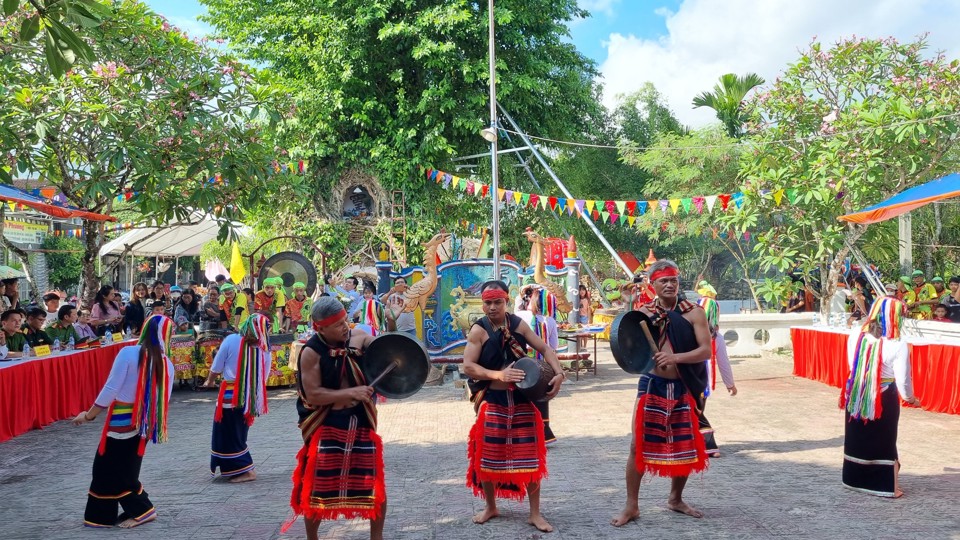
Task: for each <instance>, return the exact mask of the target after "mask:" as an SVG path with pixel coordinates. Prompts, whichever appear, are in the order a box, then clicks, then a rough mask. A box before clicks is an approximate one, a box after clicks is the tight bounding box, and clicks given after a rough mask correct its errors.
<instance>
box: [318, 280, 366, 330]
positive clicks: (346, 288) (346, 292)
mask: <svg viewBox="0 0 960 540" xmlns="http://www.w3.org/2000/svg"><path fill="white" fill-rule="evenodd" d="M359 285H360V280H359V279H357V278H355V277H353V276H349V277H347V279H345V280H343V287H339V286H337V285H334V284H332V283H330V282H329V281H328V282H327V284H326V289H327V293H328V294H330V295H331V296H346V297H347V298H349V299H350V309H349V310H347V320H348V321H352V320H353V317H354V315H356V314H357V310H359V309H360V305H361V304H363V295H362V294H360V291H358V290H357V287H358V286H359Z"/></svg>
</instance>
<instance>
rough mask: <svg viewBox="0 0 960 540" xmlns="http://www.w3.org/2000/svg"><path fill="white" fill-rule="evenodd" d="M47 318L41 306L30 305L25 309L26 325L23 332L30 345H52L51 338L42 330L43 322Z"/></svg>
mask: <svg viewBox="0 0 960 540" xmlns="http://www.w3.org/2000/svg"><path fill="white" fill-rule="evenodd" d="M46 319H47V312H46V311H45V310H44V309H43V308H38V307H32V308H29V309H28V310H27V326H26V329H25V331H24V334H25V336H26V338H27V343H29V344H30V347H38V346H40V345H51V346H52V345H53V340H52V339H50V336H48V335H47V333H46V332H44V331H43V323H44V321H46Z"/></svg>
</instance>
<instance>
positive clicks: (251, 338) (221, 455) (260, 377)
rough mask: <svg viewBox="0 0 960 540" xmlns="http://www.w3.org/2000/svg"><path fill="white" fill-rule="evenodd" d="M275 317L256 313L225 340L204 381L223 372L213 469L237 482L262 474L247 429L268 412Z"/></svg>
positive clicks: (209, 382) (210, 382) (215, 421)
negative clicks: (268, 382) (255, 470)
mask: <svg viewBox="0 0 960 540" xmlns="http://www.w3.org/2000/svg"><path fill="white" fill-rule="evenodd" d="M269 334H270V320H269V319H268V318H267V317H266V316H264V315H262V314H260V313H254V314H253V315H251V316H250V317H247V320H246V321H244V322H243V324H241V325H240V333H238V334H230V335H229V336H227V337H226V338H224V340H223V343H221V344H220V350H218V351H217V355H216V356H215V357H214V359H213V365H212V366H211V367H210V375H209V376H208V377H207V381H206V383H204V386H206V387H208V388H209V387H212V386H214V381H215V380H216V378H217V377H218V376H220V375H222V376H223V380H222V381H221V382H220V394H219V395H218V397H217V409H216V412H214V414H213V437H212V444H211V449H210V474H211V476H215V475H216V474H217V468H218V467H219V468H220V476H222V477H224V478H229V479H230V482H231V483H234V484H236V483H240V482H250V481H252V480H256V479H257V473H256V472H254V465H253V456H251V455H250V449H249V448H248V447H247V434H248V432H249V430H250V426H252V425H253V422H254V420H255V418H256V417H257V416H260V415H263V414H266V413H267V370H268V369H269V366H270V342H269V337H268V335H269Z"/></svg>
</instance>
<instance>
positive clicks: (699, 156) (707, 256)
mask: <svg viewBox="0 0 960 540" xmlns="http://www.w3.org/2000/svg"><path fill="white" fill-rule="evenodd" d="M741 152H742V148H741V147H740V146H738V145H737V144H736V140H735V139H732V138H731V137H729V136H728V135H727V134H726V132H725V130H724V128H723V127H722V126H714V127H707V128H703V129H699V130H696V131H693V132H691V133H689V134H687V135H682V134H675V133H667V134H663V135H661V136H660V137H659V138H658V139H657V141H656V144H654V146H652V147H650V148H647V149H645V150H643V151H637V150H632V149H630V148H629V147H627V148H624V149H623V150H622V152H621V154H622V156H623V160H624V161H626V162H627V163H631V164H633V165H636V166H638V167H640V168H642V169H644V170H645V171H647V172H648V173H650V175H651V178H650V180H648V181H647V184H646V191H645V194H646V195H647V197H646V198H648V199H675V198H680V199H681V201H682V204H681V206H680V207H678V210H677V212H676V213H673V212H672V210H671V209H668V211H667V213H666V214H664V213H663V212H661V211H660V209H659V208H656V209H652V211H648V212H647V213H646V214H644V216H643V217H642V218H641V219H640V223H639V224H638V225H639V226H638V228H639V230H640V231H641V233H643V234H645V235H646V236H647V237H648V238H649V239H650V240H651V241H652V242H656V243H657V244H658V245H662V246H664V247H669V246H673V245H676V246H677V247H681V248H682V249H681V250H680V251H681V252H685V253H691V252H695V251H699V252H702V253H703V255H702V256H701V257H699V259H700V260H702V261H703V264H702V265H701V269H698V271H700V272H702V274H701V275H704V276H705V277H709V278H711V279H713V280H714V281H715V283H714V285H717V286H719V285H720V282H721V280H723V281H724V282H726V284H727V288H728V289H730V288H732V286H733V285H734V284H739V283H746V285H747V287H748V289H749V290H750V294H751V296H752V298H753V301H754V303H755V305H756V306H757V309H762V306H761V304H760V299H759V296H758V294H757V291H756V288H755V287H754V281H753V278H755V277H756V276H755V275H754V274H755V270H756V264H755V261H754V257H753V256H752V253H751V250H750V247H749V245H748V244H749V241H748V239H749V236H748V237H745V236H744V233H749V234H754V233H756V229H757V228H758V221H759V219H760V216H759V215H757V218H758V220H757V221H754V220H737V221H738V222H737V223H736V224H731V221H732V220H731V215H732V214H733V213H734V212H737V211H738V210H737V205H736V204H735V203H734V202H731V203H730V206H728V208H729V209H728V211H727V212H726V213H723V211H722V203H720V202H717V203H716V204H715V206H714V208H713V210H712V211H711V210H710V208H709V206H708V205H707V204H706V201H705V200H704V201H699V202H695V201H693V200H692V197H695V196H700V197H702V196H706V195H716V194H718V193H728V194H729V193H734V192H737V191H739V190H740V185H741V179H740V167H739V161H740V154H741ZM683 199H689V200H686V201H683ZM697 204H699V205H700V206H701V210H699V211H698V210H697ZM731 262H732V263H733V264H734V265H735V266H736V268H737V270H739V274H740V275H739V276H737V277H734V278H733V279H729V277H727V276H725V275H724V274H725V273H726V270H727V269H728V268H731ZM710 274H712V275H710ZM691 278H692V276H691ZM725 278H726V279H725ZM721 292H722V291H721Z"/></svg>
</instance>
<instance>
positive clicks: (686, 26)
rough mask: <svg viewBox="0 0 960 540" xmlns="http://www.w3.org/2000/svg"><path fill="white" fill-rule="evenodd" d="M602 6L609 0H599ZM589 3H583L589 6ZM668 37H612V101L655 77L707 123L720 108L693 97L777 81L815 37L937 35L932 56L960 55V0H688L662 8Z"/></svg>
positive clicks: (698, 121)
mask: <svg viewBox="0 0 960 540" xmlns="http://www.w3.org/2000/svg"><path fill="white" fill-rule="evenodd" d="M591 1H594V2H597V3H600V2H602V1H603V0H591ZM585 3H588V2H585V1H583V0H582V1H581V5H583V4H585ZM656 14H657V15H659V16H662V17H664V18H665V19H666V27H667V34H666V35H665V36H663V37H662V38H660V39H657V40H650V39H641V38H638V37H635V36H633V35H628V36H624V35H621V34H612V35H610V38H609V42H607V43H605V46H606V48H607V59H606V60H605V61H604V62H602V64H601V66H600V71H601V73H602V76H603V83H604V86H605V88H604V103H605V104H606V105H607V106H611V105H613V104H614V103H615V96H616V95H617V94H624V93H629V92H632V91H634V90H636V89H638V88H639V87H640V86H641V85H642V84H643V83H644V82H646V81H651V82H653V83H654V84H655V85H656V87H657V89H659V90H660V92H661V93H662V94H663V95H664V96H665V97H666V99H667V100H668V102H669V104H670V107H671V108H672V109H673V110H674V111H675V113H676V114H677V116H678V117H679V118H680V120H681V121H683V122H684V123H687V124H690V125H693V126H701V125H704V124H707V123H710V122H712V121H714V120H715V117H714V115H713V111H712V110H709V109H706V108H701V109H693V108H692V107H691V104H690V102H691V101H692V100H693V97H694V96H695V95H697V94H699V93H700V92H703V91H707V90H710V89H712V88H713V86H714V84H716V82H717V80H718V79H719V77H720V75H722V74H724V73H737V74H744V73H748V72H754V73H758V74H760V75H761V76H762V77H764V78H765V79H767V80H768V81H773V80H774V79H775V78H776V77H777V75H779V74H780V73H782V72H783V70H784V69H785V68H786V66H787V64H788V63H791V62H793V61H795V60H796V59H797V58H798V57H799V50H800V49H802V48H805V47H806V46H807V45H808V44H809V43H810V41H811V39H812V38H813V37H814V36H817V39H818V40H819V41H821V42H822V43H824V44H827V43H833V42H834V41H836V40H837V39H839V38H841V37H849V36H851V35H860V36H867V37H887V36H894V37H896V38H897V39H900V40H912V39H914V38H915V37H916V36H918V35H920V34H922V33H925V32H929V34H930V35H929V43H930V50H929V54H931V55H932V54H933V53H934V52H935V51H938V50H943V51H945V52H946V53H947V56H948V58H957V57H960V43H958V42H957V40H955V39H954V38H953V36H954V35H955V30H956V25H957V23H958V22H960V3H958V2H939V1H936V0H840V1H838V0H806V1H804V2H792V1H787V0H776V1H771V0H726V1H724V2H719V1H717V0H686V1H684V2H683V4H682V5H681V6H680V7H679V8H678V9H677V11H676V12H670V11H668V10H665V9H658V10H657V11H656Z"/></svg>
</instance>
